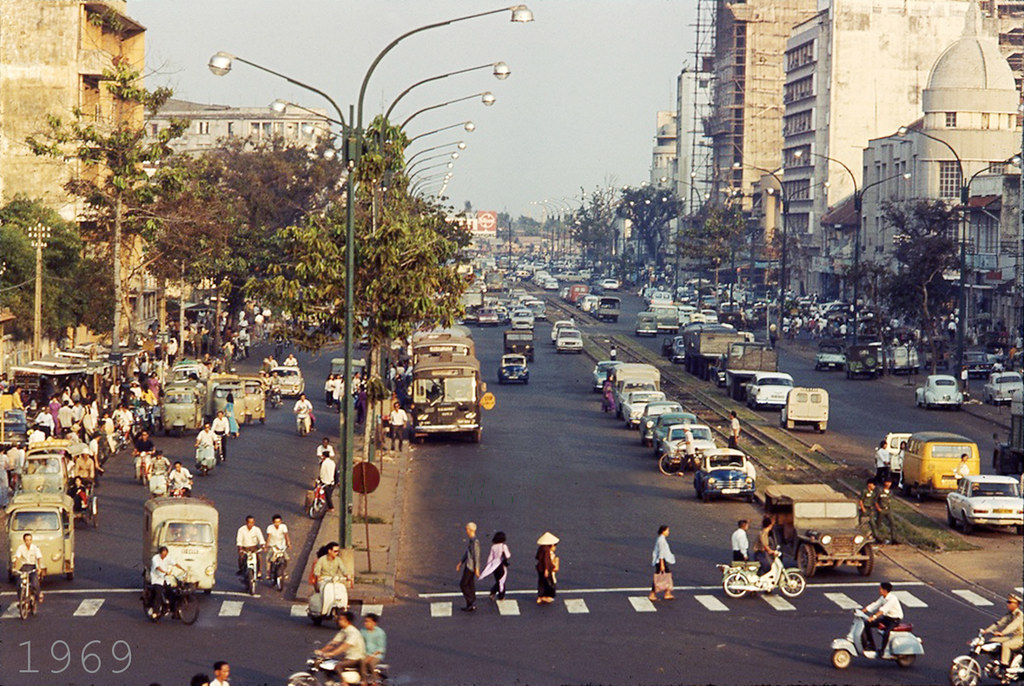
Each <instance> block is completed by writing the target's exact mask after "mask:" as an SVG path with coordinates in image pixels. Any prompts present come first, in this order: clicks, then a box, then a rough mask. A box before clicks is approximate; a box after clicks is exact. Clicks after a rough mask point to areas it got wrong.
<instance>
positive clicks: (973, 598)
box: [953, 590, 992, 607]
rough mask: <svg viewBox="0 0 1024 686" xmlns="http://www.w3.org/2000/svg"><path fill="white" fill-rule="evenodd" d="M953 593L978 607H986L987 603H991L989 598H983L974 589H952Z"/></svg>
mask: <svg viewBox="0 0 1024 686" xmlns="http://www.w3.org/2000/svg"><path fill="white" fill-rule="evenodd" d="M953 595H958V596H960V597H961V598H963V599H964V600H966V601H967V602H969V603H970V604H971V605H977V606H979V607H988V606H989V605H992V601H991V600H989V599H988V598H985V597H984V596H980V595H978V594H977V593H975V592H974V591H967V590H954V591H953Z"/></svg>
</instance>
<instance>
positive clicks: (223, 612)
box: [217, 600, 245, 617]
mask: <svg viewBox="0 0 1024 686" xmlns="http://www.w3.org/2000/svg"><path fill="white" fill-rule="evenodd" d="M243 605H245V603H244V602H243V601H241V600H225V601H224V602H222V603H221V604H220V612H218V613H217V614H218V615H220V616H221V617H237V616H239V615H240V614H242V606H243Z"/></svg>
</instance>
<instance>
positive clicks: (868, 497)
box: [857, 479, 878, 538]
mask: <svg viewBox="0 0 1024 686" xmlns="http://www.w3.org/2000/svg"><path fill="white" fill-rule="evenodd" d="M877 497H878V491H877V490H875V482H874V481H873V480H871V479H868V482H867V484H866V485H865V486H864V490H863V491H861V492H860V499H859V500H858V501H857V523H858V524H864V521H865V520H867V523H868V526H869V527H871V535H872V536H874V537H875V538H878V532H876V531H875V498H877Z"/></svg>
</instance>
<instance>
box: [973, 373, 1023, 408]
mask: <svg viewBox="0 0 1024 686" xmlns="http://www.w3.org/2000/svg"><path fill="white" fill-rule="evenodd" d="M1021 388H1024V379H1022V378H1021V375H1020V372H996V373H994V374H991V375H990V376H989V377H988V383H986V384H985V387H984V389H983V390H982V392H981V396H982V399H984V401H985V402H987V403H992V404H993V405H999V404H1001V403H1006V404H1009V403H1010V400H1012V399H1013V394H1014V393H1016V392H1017V391H1019V390H1021Z"/></svg>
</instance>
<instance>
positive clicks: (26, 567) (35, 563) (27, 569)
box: [11, 534, 46, 603]
mask: <svg viewBox="0 0 1024 686" xmlns="http://www.w3.org/2000/svg"><path fill="white" fill-rule="evenodd" d="M21 538H22V541H23V542H22V544H21V545H19V546H18V549H17V550H16V551H15V553H14V561H13V562H12V563H11V566H12V567H14V568H15V569H17V570H18V571H19V572H21V573H22V574H28V584H29V587H30V588H31V589H32V593H34V594H35V596H36V600H37V601H38V602H40V603H41V602H43V592H42V591H41V590H40V589H39V577H40V575H45V573H46V571H45V568H44V567H43V551H41V550H40V549H39V546H37V545H36V544H35V543H33V542H32V534H25V535H24V536H22V537H21Z"/></svg>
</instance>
